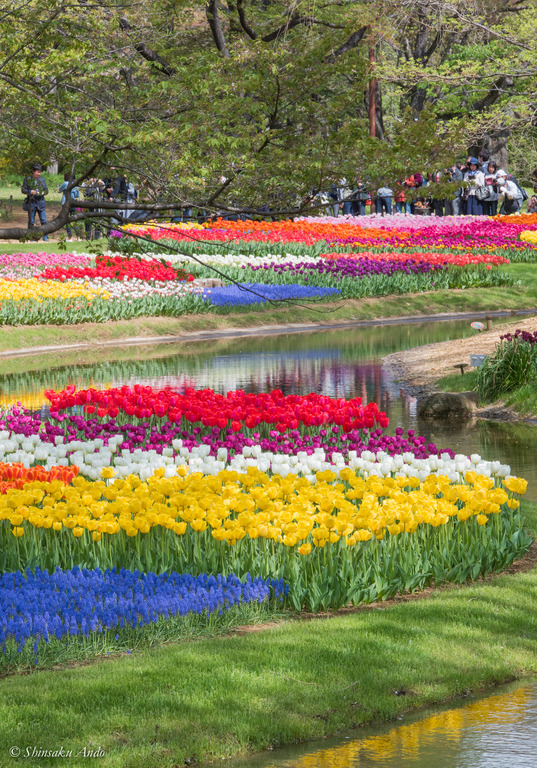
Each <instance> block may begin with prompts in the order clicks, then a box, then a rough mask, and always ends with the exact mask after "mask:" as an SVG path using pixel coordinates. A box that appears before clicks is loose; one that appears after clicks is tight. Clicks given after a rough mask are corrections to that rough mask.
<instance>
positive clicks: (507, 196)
mask: <svg viewBox="0 0 537 768" xmlns="http://www.w3.org/2000/svg"><path fill="white" fill-rule="evenodd" d="M496 184H497V187H498V192H499V193H500V195H503V204H502V207H501V210H500V213H502V214H507V215H508V216H509V215H511V214H512V213H519V211H520V209H521V207H522V203H523V197H522V192H521V190H520V188H519V186H518V184H515V182H514V181H513V180H512V179H508V178H507V174H506V172H505V171H502V170H499V171H497V173H496Z"/></svg>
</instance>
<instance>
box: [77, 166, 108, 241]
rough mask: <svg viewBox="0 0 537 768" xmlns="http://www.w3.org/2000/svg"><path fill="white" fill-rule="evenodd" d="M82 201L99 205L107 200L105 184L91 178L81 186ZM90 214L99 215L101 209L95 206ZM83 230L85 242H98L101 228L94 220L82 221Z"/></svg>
mask: <svg viewBox="0 0 537 768" xmlns="http://www.w3.org/2000/svg"><path fill="white" fill-rule="evenodd" d="M82 191H83V193H84V200H90V201H91V202H92V203H100V202H101V201H102V200H104V199H105V198H107V199H108V192H107V190H106V185H105V182H104V181H103V180H102V179H96V178H91V179H88V180H87V181H85V182H84V184H82ZM91 212H92V213H100V212H101V209H100V208H99V207H98V206H96V207H95V208H92V209H91ZM84 228H85V230H86V240H91V239H92V238H93V240H99V238H100V237H101V226H100V224H99V222H98V221H96V220H95V218H93V217H91V218H89V217H88V218H87V219H84Z"/></svg>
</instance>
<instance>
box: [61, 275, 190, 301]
mask: <svg viewBox="0 0 537 768" xmlns="http://www.w3.org/2000/svg"><path fill="white" fill-rule="evenodd" d="M72 282H73V283H80V284H81V285H84V286H85V287H87V288H92V289H94V290H99V291H106V292H107V293H108V295H109V296H110V301H114V300H115V301H123V300H125V299H129V300H131V301H132V299H144V298H146V297H147V296H165V297H168V298H169V297H172V296H175V297H183V296H186V295H187V294H190V293H197V294H202V293H203V287H201V286H200V285H198V284H196V282H195V281H194V282H190V283H188V282H182V281H181V282H174V281H172V280H168V281H160V282H151V283H148V282H147V281H146V280H138V279H136V278H134V279H133V280H112V279H111V278H109V277H94V278H92V279H91V280H87V279H86V278H77V279H76V280H73V281H72Z"/></svg>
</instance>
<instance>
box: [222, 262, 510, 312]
mask: <svg viewBox="0 0 537 768" xmlns="http://www.w3.org/2000/svg"><path fill="white" fill-rule="evenodd" d="M226 275H227V276H228V277H229V278H232V279H235V280H237V281H241V282H243V281H247V282H246V285H247V286H251V285H253V286H254V289H255V290H256V292H258V293H261V294H263V293H264V290H263V286H262V285H259V284H257V285H255V284H254V283H253V280H258V281H262V282H264V283H266V285H267V286H271V287H272V288H273V287H274V286H275V285H281V286H286V287H289V288H291V287H292V288H293V291H295V290H296V289H297V288H298V287H299V286H300V285H307V286H310V287H311V288H313V287H315V288H316V289H317V290H321V289H323V288H324V289H325V290H330V289H331V290H332V291H334V288H333V287H332V286H337V289H336V290H337V291H338V292H341V296H342V297H343V298H352V299H358V298H365V297H369V296H388V295H393V294H404V293H417V292H422V291H431V290H445V289H449V288H455V289H457V288H477V287H486V286H488V287H490V286H502V285H512V284H513V283H514V280H513V278H512V277H511V276H509V275H507V274H505V273H502V272H497V271H494V270H492V269H491V268H490V267H489V266H488V265H484V264H477V265H474V266H472V267H469V266H467V267H454V266H449V267H448V266H447V265H441V264H430V263H427V262H415V261H414V260H413V259H408V258H407V259H405V260H404V261H397V260H394V261H391V260H390V261H388V260H376V259H367V258H359V259H345V258H343V259H337V260H335V259H320V260H318V261H316V262H309V261H302V262H298V263H294V262H287V263H286V262H284V263H281V262H279V263H272V264H269V263H265V264H263V265H261V266H252V267H248V266H244V267H242V268H240V269H238V268H228V269H226ZM220 291H221V294H222V296H223V297H224V296H225V289H220ZM214 294H215V291H214V290H213V291H212V295H211V300H212V301H214V299H213V295H214ZM217 295H218V294H217ZM235 295H236V296H237V303H247V301H248V303H255V302H256V297H255V296H250V297H246V296H244V294H242V295H241V293H238V294H237V293H235ZM293 295H295V294H293ZM298 295H299V294H296V296H298ZM242 299H244V300H242ZM257 301H259V299H257Z"/></svg>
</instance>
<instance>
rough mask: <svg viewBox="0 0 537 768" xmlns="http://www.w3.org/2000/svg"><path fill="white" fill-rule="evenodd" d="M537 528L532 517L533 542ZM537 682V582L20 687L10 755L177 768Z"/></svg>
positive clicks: (280, 626) (1, 701) (5, 688)
mask: <svg viewBox="0 0 537 768" xmlns="http://www.w3.org/2000/svg"><path fill="white" fill-rule="evenodd" d="M536 521H537V508H536V507H535V505H529V504H528V505H526V522H527V526H528V529H530V530H531V531H532V532H535V529H536ZM536 672H537V569H535V568H534V569H533V570H530V571H528V572H522V573H514V574H511V575H509V574H506V575H503V576H498V577H494V578H492V579H490V580H488V581H486V582H481V583H476V584H472V585H468V586H462V587H450V588H447V589H438V590H433V591H431V593H430V594H428V595H427V596H426V597H424V598H423V599H417V600H411V601H408V602H400V603H395V604H384V605H383V604H381V605H379V606H374V607H372V608H370V609H366V610H362V611H360V612H353V613H349V614H347V615H337V616H335V617H333V618H318V619H314V620H309V621H308V620H306V621H296V620H290V621H284V622H281V623H276V624H273V625H271V626H269V627H268V628H266V629H264V630H262V631H255V632H245V633H234V634H231V635H229V636H224V637H215V638H211V639H203V640H189V641H183V642H179V643H175V644H174V643H170V644H167V645H162V646H160V647H154V648H152V649H149V650H146V651H143V652H139V653H138V652H137V653H133V654H130V655H123V656H121V657H114V658H108V659H106V660H102V661H96V662H93V663H91V664H89V665H86V666H75V667H69V668H65V669H57V670H53V671H43V672H36V673H34V674H30V675H22V676H21V675H14V676H11V677H7V678H5V679H3V680H1V681H0V755H3V756H4V755H7V754H8V750H9V748H10V747H12V746H14V745H15V746H18V747H19V748H20V749H21V750H22V751H23V754H24V750H25V749H26V748H27V747H30V749H31V748H32V747H33V746H37V747H38V748H41V749H51V750H52V749H55V748H56V749H59V748H60V746H63V747H64V749H66V750H73V755H75V754H76V753H77V752H80V751H81V750H82V749H83V748H84V747H86V748H93V749H96V748H98V747H101V748H102V749H103V750H104V756H103V757H102V758H100V759H99V765H101V766H106V767H107V768H111V767H112V766H114V768H116V767H118V768H119V766H125V768H126V767H127V766H128V768H138V767H139V768H172V767H173V766H178V765H182V764H183V763H184V762H185V761H186V760H199V761H208V760H216V759H220V758H225V757H230V756H233V755H236V754H239V753H244V752H246V751H249V750H250V751H253V750H262V749H266V748H267V747H269V746H271V745H281V744H285V743H290V742H295V741H300V740H306V739H314V738H319V737H322V736H324V735H327V734H334V733H337V732H340V731H343V730H346V729H350V728H353V727H356V726H359V725H362V724H367V723H371V722H379V721H386V720H391V719H394V718H396V717H397V716H400V715H402V714H404V713H405V712H409V711H411V710H414V709H417V708H419V707H424V706H430V705H433V704H436V703H439V702H442V701H445V700H446V699H449V698H450V697H453V696H456V695H458V694H461V693H463V692H465V691H468V690H472V691H479V690H481V689H485V688H486V687H489V686H492V685H495V684H497V683H501V682H505V681H507V680H513V679H517V678H521V677H524V676H529V675H532V674H535V673H536ZM396 691H398V692H400V691H404V692H405V695H403V696H401V695H396V693H395V692H396ZM86 759H87V758H86ZM56 763H57V759H55V758H50V759H47V758H39V759H31V758H25V764H28V765H36V766H40V767H41V766H48V765H55V764H56ZM0 764H2V765H11V764H12V763H11V762H9V760H8V759H7V758H5V757H4V758H3V761H1V760H0ZM85 764H86V762H85V758H82V757H80V758H76V757H74V756H73V758H72V759H70V760H69V765H71V766H79V765H80V766H82V765H85Z"/></svg>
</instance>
